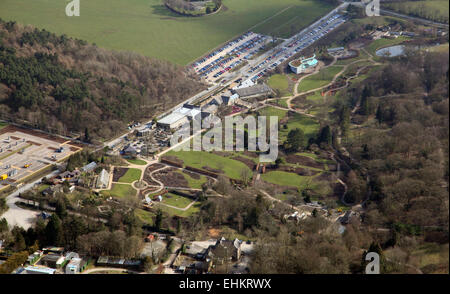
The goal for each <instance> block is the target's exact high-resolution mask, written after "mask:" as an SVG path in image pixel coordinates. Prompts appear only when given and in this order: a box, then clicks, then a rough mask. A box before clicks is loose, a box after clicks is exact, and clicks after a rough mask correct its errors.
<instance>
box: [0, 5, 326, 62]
mask: <svg viewBox="0 0 450 294" xmlns="http://www.w3.org/2000/svg"><path fill="white" fill-rule="evenodd" d="M67 3H69V2H68V1H62V0H2V1H0V17H1V18H2V19H3V20H6V21H9V20H13V21H17V22H18V23H22V24H25V25H27V24H32V25H34V26H37V27H38V28H44V29H46V30H48V31H51V32H54V33H57V34H67V35H68V36H70V37H75V38H79V39H83V40H86V41H89V42H92V43H95V44H97V45H99V46H101V47H105V48H109V49H115V50H126V51H135V52H138V53H141V54H143V55H146V56H151V57H157V58H160V59H165V60H169V61H172V62H174V63H177V64H180V65H186V64H188V63H191V62H192V61H194V60H195V59H197V58H198V57H200V56H202V55H203V54H205V53H206V52H209V51H210V50H212V49H214V48H216V47H218V46H219V45H220V44H223V43H224V42H226V41H228V40H230V39H231V38H233V37H236V36H238V35H240V34H242V33H244V32H246V31H248V30H253V31H255V32H261V33H267V34H275V35H276V36H281V37H286V36H288V35H290V34H291V32H292V31H300V29H302V28H303V27H305V26H306V25H308V24H310V23H312V22H313V21H314V20H315V19H317V18H319V17H320V16H321V15H323V14H325V13H327V12H328V11H329V10H331V9H332V8H333V7H332V6H331V5H329V4H326V3H324V2H321V1H316V0H246V1H242V0H224V1H223V4H224V7H223V9H222V10H221V11H220V12H219V13H217V14H214V15H208V16H203V17H184V16H180V15H178V14H175V13H173V12H170V11H169V10H168V9H167V8H166V7H165V6H164V5H162V3H163V2H162V0H128V1H125V0H89V1H81V3H80V16H78V17H77V16H73V17H68V16H66V14H65V6H66V4H67ZM181 48H182V49H181Z"/></svg>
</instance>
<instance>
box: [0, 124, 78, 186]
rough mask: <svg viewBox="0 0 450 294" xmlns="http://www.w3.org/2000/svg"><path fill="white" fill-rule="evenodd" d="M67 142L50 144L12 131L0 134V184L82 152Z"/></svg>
mask: <svg viewBox="0 0 450 294" xmlns="http://www.w3.org/2000/svg"><path fill="white" fill-rule="evenodd" d="M69 143H71V142H70V141H65V140H59V139H58V140H52V139H50V138H48V136H45V135H41V134H39V133H36V134H31V132H30V131H28V130H27V131H20V129H14V127H11V126H10V127H8V130H6V131H2V134H0V176H2V177H3V179H2V181H1V183H2V184H8V183H11V182H17V181H20V180H22V179H23V178H25V177H27V176H29V175H32V174H33V173H35V172H37V171H39V170H41V169H43V168H44V167H46V166H48V165H51V164H55V163H56V162H58V161H60V160H62V159H64V158H66V157H68V156H69V155H71V154H73V153H75V152H76V151H78V150H81V147H78V146H75V145H72V144H69Z"/></svg>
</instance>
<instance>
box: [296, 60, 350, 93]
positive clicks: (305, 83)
mask: <svg viewBox="0 0 450 294" xmlns="http://www.w3.org/2000/svg"><path fill="white" fill-rule="evenodd" d="M341 70H342V66H335V65H333V66H330V67H327V68H324V69H322V70H320V71H319V72H318V73H316V74H314V75H312V76H309V77H306V78H304V79H303V80H302V81H301V82H300V84H299V85H298V92H299V93H301V92H305V91H309V90H312V89H316V88H320V87H323V86H326V85H327V84H329V83H330V82H331V81H332V80H333V78H334V76H335V75H336V74H337V73H339V72H340V71H341Z"/></svg>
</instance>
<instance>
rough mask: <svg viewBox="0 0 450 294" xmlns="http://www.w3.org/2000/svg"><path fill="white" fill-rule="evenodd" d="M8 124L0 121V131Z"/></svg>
mask: <svg viewBox="0 0 450 294" xmlns="http://www.w3.org/2000/svg"><path fill="white" fill-rule="evenodd" d="M7 125H8V124H7V123H5V122H1V121H0V130H1V129H3V128H4V127H6V126H7Z"/></svg>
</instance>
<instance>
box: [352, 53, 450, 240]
mask: <svg viewBox="0 0 450 294" xmlns="http://www.w3.org/2000/svg"><path fill="white" fill-rule="evenodd" d="M448 78H449V76H448V54H446V53H419V54H410V55H408V56H405V57H403V58H398V59H396V60H393V61H392V62H390V63H389V64H388V65H387V66H385V67H383V68H381V69H380V70H378V71H375V72H374V73H373V74H372V75H371V76H370V77H369V78H368V79H367V80H366V81H365V82H364V84H363V85H359V86H358V87H357V88H355V89H352V90H350V91H349V92H348V93H349V104H354V105H356V106H358V105H357V104H356V101H357V100H354V99H352V98H351V97H352V96H353V95H356V96H357V97H358V96H359V97H361V103H360V104H359V111H358V112H359V114H360V115H362V116H363V117H364V118H365V119H369V118H370V117H372V118H374V119H375V120H376V122H377V125H375V126H373V127H371V128H369V129H368V130H366V131H365V132H364V133H363V135H361V136H358V139H354V140H351V143H350V145H349V147H350V152H351V153H352V154H353V155H354V156H355V158H356V159H357V160H358V161H360V162H361V164H362V167H364V168H365V169H367V176H368V177H367V179H360V180H358V179H357V178H358V175H356V174H353V175H350V176H349V179H351V180H350V181H348V184H349V186H350V189H351V190H352V189H353V190H354V192H356V193H353V196H352V197H353V200H356V201H359V200H364V199H366V198H367V197H369V203H368V204H369V212H368V213H367V215H366V218H365V220H366V222H367V223H368V224H372V225H389V224H391V225H392V227H393V228H395V229H396V230H397V231H401V232H404V233H410V234H420V233H421V232H424V231H430V230H438V231H441V232H442V233H443V234H444V235H445V234H447V238H448V190H447V187H448V179H449V178H448V177H449V172H448V165H449V163H448V157H449V154H448V136H449V118H448V97H449V93H448ZM352 93H353V94H352ZM359 93H361V94H359ZM354 105H350V106H349V107H353V106H354ZM366 180H367V184H368V188H369V189H366V187H365V185H366V183H365V182H366ZM358 195H359V196H358Z"/></svg>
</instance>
